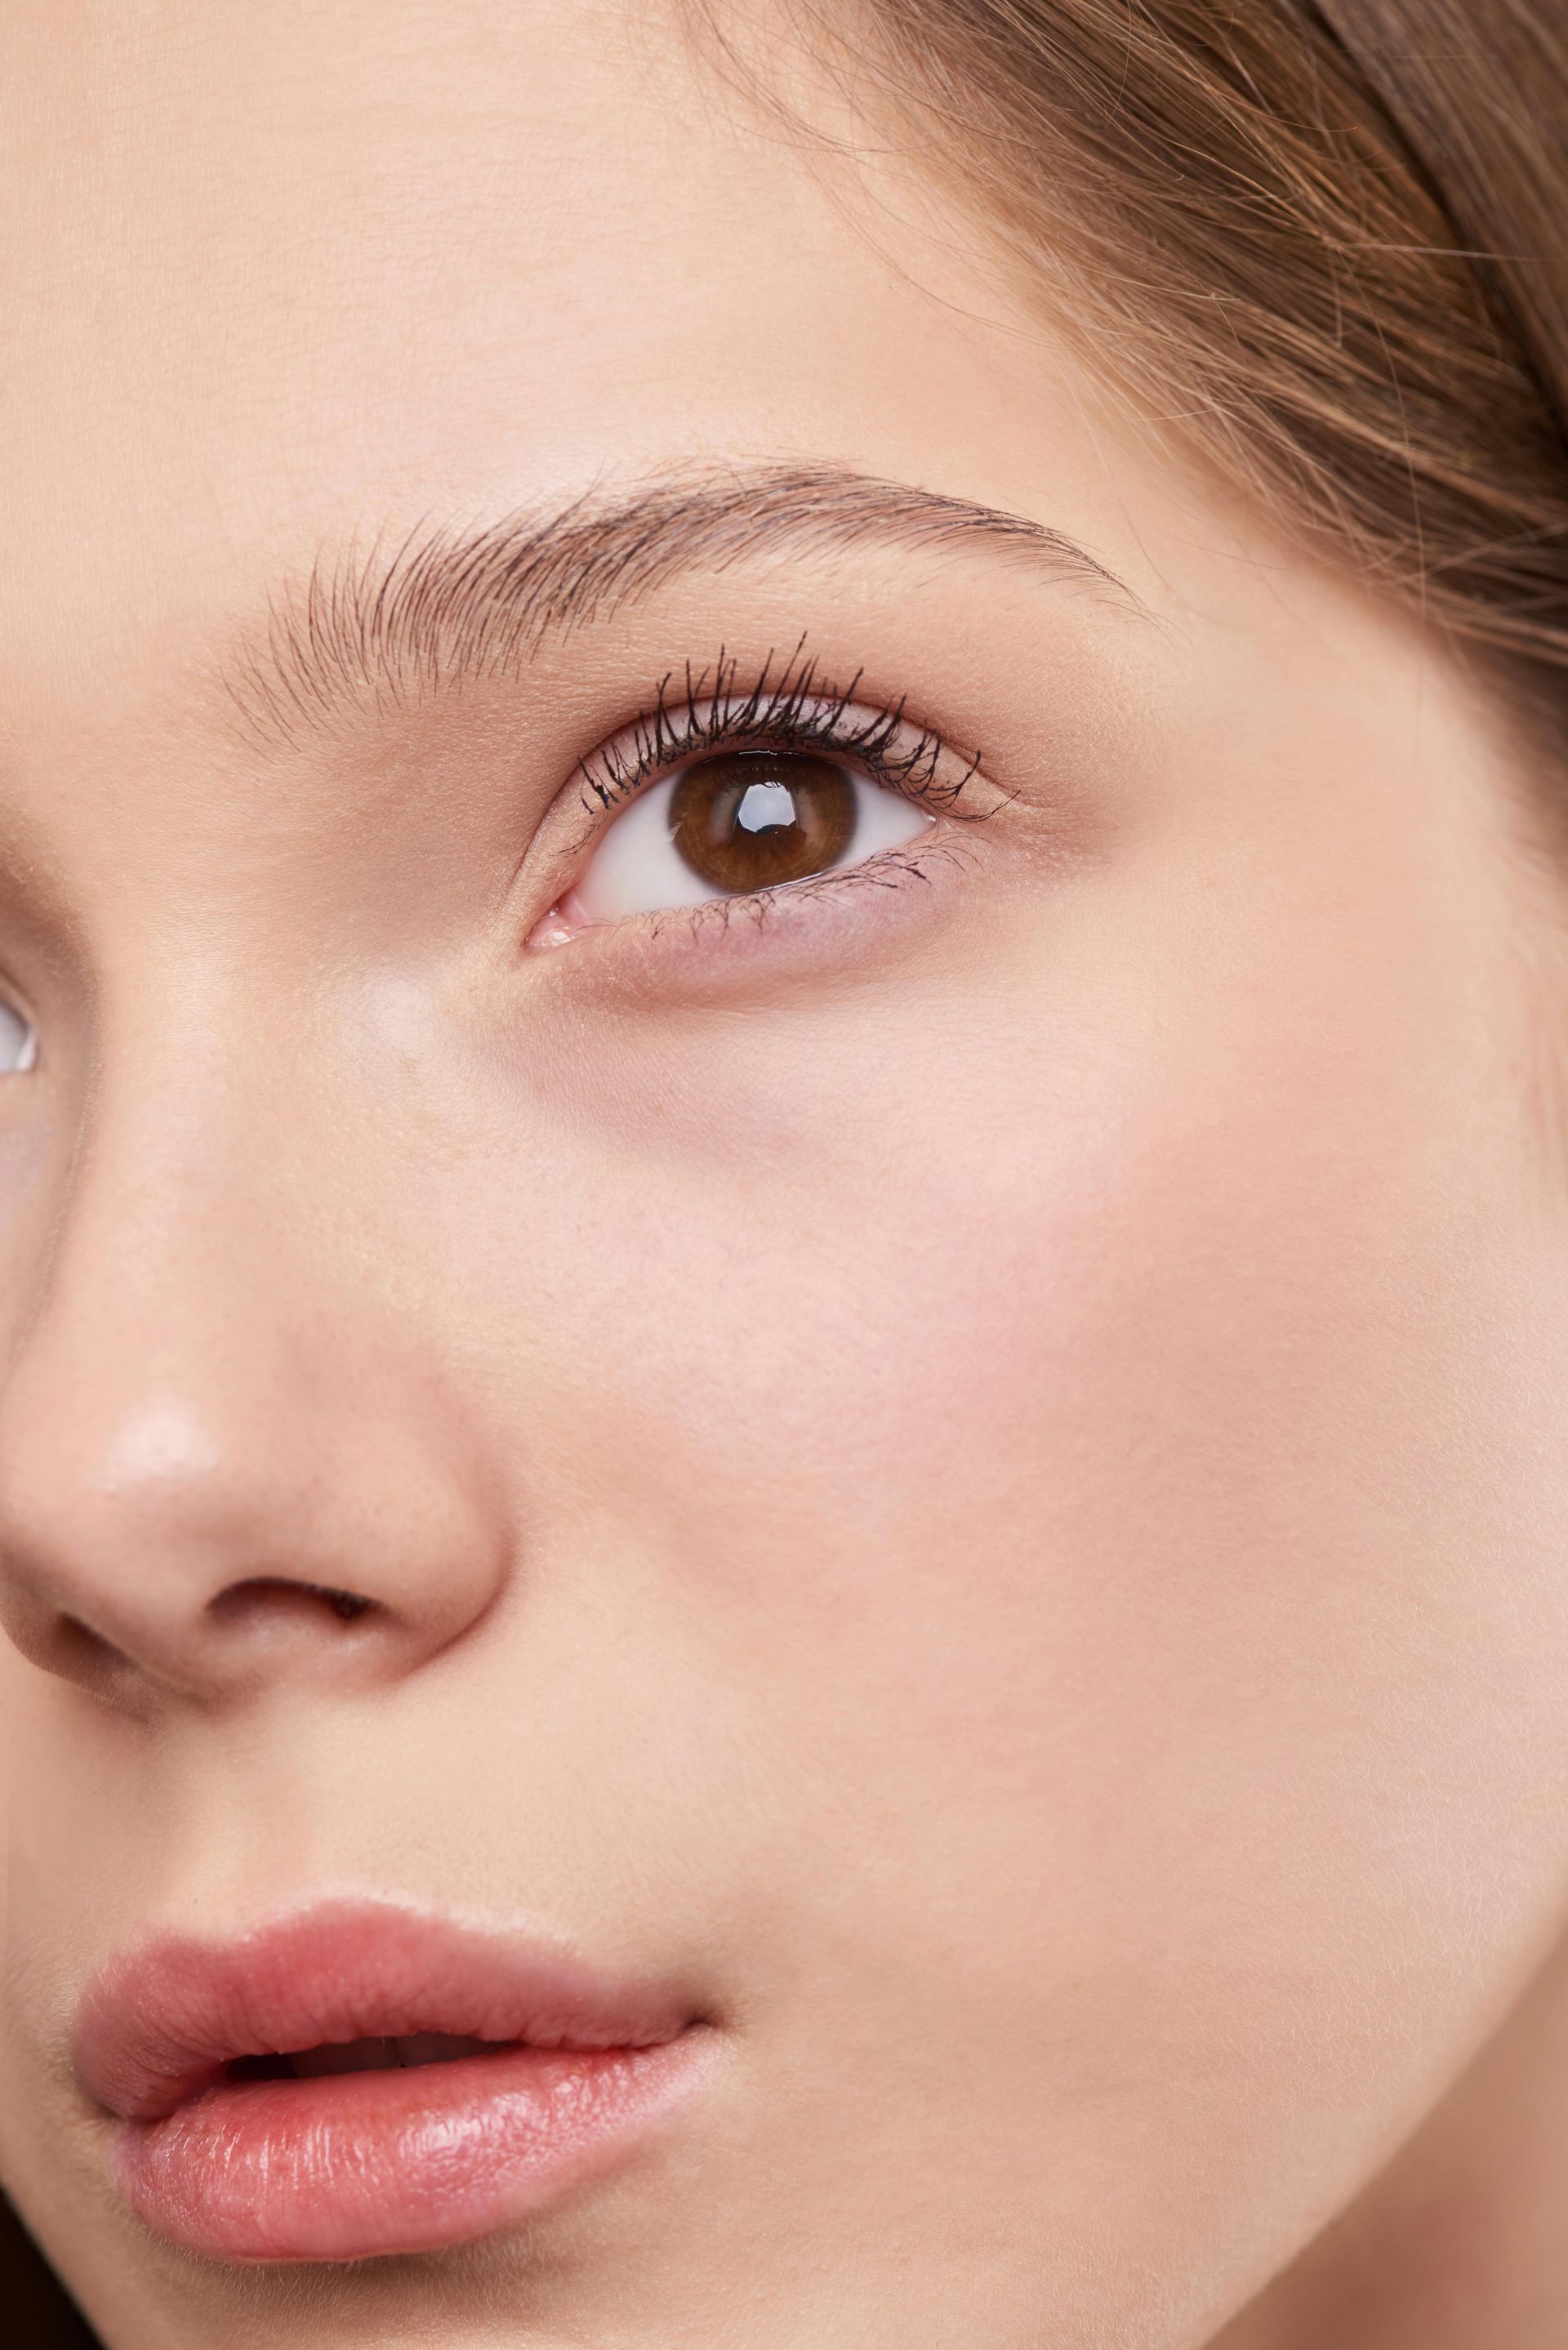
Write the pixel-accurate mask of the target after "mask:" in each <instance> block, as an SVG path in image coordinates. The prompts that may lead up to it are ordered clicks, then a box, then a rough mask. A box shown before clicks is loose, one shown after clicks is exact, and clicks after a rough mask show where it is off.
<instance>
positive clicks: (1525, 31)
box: [808, 0, 1568, 725]
mask: <svg viewBox="0 0 1568 2350" xmlns="http://www.w3.org/2000/svg"><path fill="white" fill-rule="evenodd" d="M808 16H809V22H810V24H811V26H813V28H814V29H815V31H816V32H817V33H818V34H819V35H822V36H824V37H828V38H830V39H831V41H832V43H833V46H834V47H835V48H836V51H837V53H838V58H839V78H840V81H841V83H842V82H843V81H844V80H845V78H846V72H847V75H848V76H849V77H851V78H852V80H853V86H854V88H855V90H856V94H857V102H858V103H859V104H860V105H861V106H862V107H864V106H865V104H866V103H867V100H869V103H870V104H871V106H872V107H873V108H874V109H878V110H880V111H881V112H883V113H884V114H886V115H887V117H888V120H890V121H901V122H902V123H904V124H905V125H906V126H909V125H910V124H911V123H912V124H913V125H914V126H915V129H916V135H917V137H918V140H919V145H920V146H921V147H922V149H928V148H929V146H930V144H931V142H932V140H935V141H936V142H937V144H938V148H939V151H940V155H941V158H942V168H943V169H944V170H945V171H946V172H949V174H951V173H952V172H956V173H957V175H958V177H959V181H960V182H961V185H962V186H963V187H964V189H965V190H966V192H967V194H968V196H969V197H970V198H971V201H972V203H973V204H974V206H975V207H976V208H977V209H978V210H979V211H980V212H981V213H982V214H983V216H985V217H987V218H989V219H990V220H991V221H992V223H994V224H996V225H997V226H998V227H999V228H1000V229H1001V231H1002V234H1003V236H1004V238H1005V241H1006V243H1007V244H1008V246H1009V247H1010V248H1011V250H1012V253H1013V255H1015V256H1016V257H1017V258H1018V259H1019V260H1020V261H1021V262H1022V263H1023V265H1024V266H1025V268H1026V269H1028V270H1030V271H1032V272H1033V275H1034V277H1035V279H1036V281H1037V282H1038V280H1039V278H1040V276H1041V273H1042V271H1043V270H1044V272H1045V273H1046V275H1047V276H1048V279H1049V280H1050V283H1051V287H1052V290H1053V291H1054V292H1055V293H1057V294H1058V295H1059V296H1061V297H1062V301H1061V308H1062V314H1063V316H1064V318H1065V319H1066V320H1067V321H1068V323H1069V325H1070V326H1071V328H1072V329H1073V330H1074V331H1075V334H1076V336H1077V338H1078V339H1079V340H1080V341H1081V342H1082V343H1083V345H1084V346H1085V348H1086V349H1087V350H1088V351H1090V352H1091V353H1092V354H1094V355H1096V357H1097V358H1098V359H1100V360H1101V361H1102V363H1106V362H1107V361H1108V363H1109V365H1110V367H1111V369H1113V371H1114V372H1115V373H1116V376H1117V377H1118V379H1119V380H1120V381H1121V383H1122V384H1123V385H1124V387H1127V388H1130V389H1131V390H1132V391H1133V393H1134V396H1135V398H1136V399H1137V402H1138V404H1139V406H1140V408H1141V409H1142V411H1143V412H1144V413H1145V414H1146V415H1147V416H1148V417H1149V418H1150V419H1151V420H1153V421H1157V422H1160V423H1165V422H1168V421H1170V420H1172V419H1179V424H1178V426H1177V428H1176V429H1178V430H1179V432H1182V433H1183V434H1185V435H1188V436H1190V438H1191V439H1192V440H1193V441H1194V442H1196V444H1197V445H1198V446H1199V448H1200V449H1202V450H1204V451H1206V452H1208V454H1209V455H1210V457H1211V458H1212V459H1214V460H1217V461H1218V463H1219V464H1220V467H1221V468H1222V469H1223V472H1224V473H1225V474H1226V476H1227V477H1228V478H1229V479H1231V480H1232V481H1235V480H1238V479H1240V480H1241V481H1242V482H1243V483H1244V484H1247V485H1248V486H1250V487H1251V489H1253V490H1254V492H1256V493H1259V494H1262V498H1263V500H1264V502H1265V503H1266V504H1268V506H1269V507H1270V508H1271V509H1272V511H1273V512H1275V513H1276V514H1281V515H1284V516H1286V517H1288V518H1289V520H1290V522H1291V524H1292V525H1293V529H1294V532H1295V534H1296V536H1298V537H1300V538H1302V539H1304V540H1305V541H1306V542H1307V543H1308V544H1309V545H1311V546H1315V547H1316V548H1317V550H1318V551H1319V552H1320V553H1324V554H1326V555H1328V556H1330V557H1331V558H1332V559H1334V560H1336V561H1337V562H1339V563H1340V564H1341V565H1344V564H1345V563H1346V561H1348V562H1349V564H1350V565H1351V566H1352V567H1354V568H1355V571H1356V572H1357V573H1358V574H1359V575H1360V576H1361V577H1364V578H1365V579H1366V580H1367V582H1368V583H1369V584H1370V585H1372V586H1374V587H1383V588H1385V589H1386V590H1389V591H1391V592H1396V593H1398V594H1400V595H1402V596H1404V597H1406V598H1408V599H1410V600H1411V601H1412V602H1413V603H1415V604H1417V606H1418V607H1419V608H1421V609H1422V610H1424V611H1425V612H1426V613H1427V614H1428V616H1429V618H1430V619H1433V620H1434V621H1436V622H1438V624H1439V625H1441V626H1443V627H1444V628H1446V629H1449V631H1451V632H1452V633H1453V634H1454V635H1455V636H1456V637H1457V638H1458V639H1461V640H1464V641H1466V642H1469V643H1470V644H1474V645H1479V646H1480V647H1482V648H1484V649H1485V650H1486V651H1487V652H1488V654H1489V655H1490V657H1491V658H1492V660H1494V661H1496V660H1499V659H1501V661H1502V662H1503V663H1505V664H1506V665H1507V666H1508V667H1509V668H1511V670H1512V671H1513V672H1514V679H1515V683H1516V685H1522V686H1526V687H1528V688H1529V689H1530V691H1531V694H1532V699H1533V700H1534V701H1535V702H1537V703H1538V704H1539V705H1540V706H1541V707H1542V708H1544V709H1549V710H1551V711H1552V712H1553V713H1554V715H1555V717H1556V719H1557V721H1558V723H1559V725H1560V724H1561V723H1562V719H1563V707H1564V702H1568V695H1565V694H1564V691H1563V674H1562V673H1563V671H1568V0H860V5H858V6H857V7H855V8H853V10H852V11H851V12H850V13H848V14H847V15H841V14H840V13H839V12H838V10H837V8H836V6H835V5H833V0H827V5H826V9H825V10H824V12H823V13H820V14H819V13H818V11H817V9H816V8H815V7H813V8H811V9H810V10H809V12H808ZM829 23H831V26H832V30H831V34H830V35H829V34H828V33H827V31H826V27H827V26H828V25H829ZM846 44H847V45H848V48H849V51H850V57H849V60H848V62H847V66H846V57H845V49H846ZM883 99H885V100H886V101H887V103H886V105H881V104H880V101H881V100H883ZM906 135H907V132H906Z"/></svg>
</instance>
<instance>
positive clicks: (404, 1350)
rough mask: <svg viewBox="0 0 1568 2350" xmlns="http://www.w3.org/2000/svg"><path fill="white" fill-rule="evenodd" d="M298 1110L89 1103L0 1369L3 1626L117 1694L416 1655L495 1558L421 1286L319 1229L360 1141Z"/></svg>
mask: <svg viewBox="0 0 1568 2350" xmlns="http://www.w3.org/2000/svg"><path fill="white" fill-rule="evenodd" d="M231 1091H232V1088H231ZM298 1108H299V1105H298V1104H297V1103H296V1104H295V1105H294V1110H295V1113H296V1115H295V1116H294V1117H293V1118H291V1119H290V1121H289V1124H288V1126H287V1128H286V1129H282V1130H286V1134H287V1140H286V1144H280V1143H279V1142H278V1141H277V1139H276V1137H277V1135H278V1133H279V1131H280V1128H278V1127H277V1126H276V1125H274V1127H273V1129H272V1133H273V1139H272V1142H271V1147H270V1148H269V1147H267V1143H266V1142H265V1140H264V1139H263V1138H261V1137H259V1136H258V1135H256V1134H255V1133H254V1132H251V1133H250V1134H248V1135H245V1134H239V1135H236V1134H234V1133H233V1132H232V1131H231V1133H230V1134H229V1136H228V1137H227V1139H225V1140H223V1141H222V1142H219V1141H218V1140H217V1139H216V1124H217V1121H216V1119H215V1118H214V1119H205V1118H202V1116H201V1115H200V1114H199V1112H198V1111H196V1110H195V1109H194V1107H193V1106H192V1104H191V1103H190V1102H189V1101H187V1102H186V1103H184V1104H182V1105H179V1106H177V1107H175V1106H171V1105H170V1104H169V1103H168V1102H167V1100H166V1101H165V1102H164V1104H163V1106H162V1107H161V1109H160V1110H157V1111H153V1110H151V1109H150V1108H148V1107H146V1106H143V1107H141V1108H140V1110H138V1109H135V1108H132V1107H122V1108H121V1109H119V1111H117V1110H116V1108H115V1107H114V1105H113V1103H112V1102H110V1103H109V1104H108V1105H107V1106H105V1105H104V1104H102V1102H101V1101H100V1105H99V1113H98V1115H97V1116H96V1118H95V1120H94V1125H93V1128H92V1130H91V1131H90V1132H88V1134H86V1135H85V1136H84V1138H83V1140H82V1147H81V1148H80V1149H78V1153H77V1160H76V1170H77V1171H76V1173H75V1175H74V1177H73V1179H72V1182H71V1185H70V1190H69V1196H68V1197H67V1201H66V1202H65V1206H64V1211H63V1213H62V1215H61V1217H60V1219H59V1222H58V1224H57V1231H56V1234H55V1239H54V1243H53V1246H52V1248H51V1250H50V1252H49V1260H48V1263H47V1270H45V1271H44V1272H43V1273H41V1274H40V1275H39V1278H38V1282H37V1286H36V1293H35V1295H33V1297H32V1298H31V1300H30V1311H29V1312H28V1314H27V1315H26V1326H25V1327H24V1329H23V1330H22V1332H21V1335H20V1336H19V1337H18V1339H17V1341H16V1345H15V1347H14V1351H13V1355H12V1359H11V1363H10V1367H9V1370H8V1373H7V1374H6V1376H5V1382H4V1386H3V1388H0V1614H3V1617H4V1622H5V1629H6V1631H7V1632H8V1633H9V1634H10V1636H11V1638H13V1640H14V1641H15V1642H16V1646H17V1647H18V1648H21V1649H22V1651H23V1652H24V1654H26V1656H28V1657H30V1658H31V1659H33V1661H34V1662H36V1664H38V1665H39V1666H41V1667H43V1668H44V1669H46V1670H47V1671H49V1672H53V1673H57V1674H60V1675H63V1676H65V1677H67V1678H68V1679H73V1680H76V1681H78V1682H81V1683H83V1684H84V1685H86V1686H88V1687H89V1688H92V1689H93V1690H97V1691H99V1693H100V1694H104V1695H106V1696H109V1697H112V1698H115V1699H117V1700H119V1701H122V1702H125V1701H129V1702H133V1703H136V1704H138V1705H141V1706H145V1705H146V1704H147V1703H149V1702H156V1703H161V1704H165V1705H167V1704H169V1703H172V1702H177V1701H179V1700H185V1701H187V1702H191V1701H195V1702H198V1703H201V1702H209V1703H210V1702H214V1701H218V1700H233V1699H234V1698H235V1697H237V1696H240V1695H244V1694H248V1693H255V1692H258V1691H261V1690H266V1689H269V1688H274V1687H276V1686H277V1685H279V1684H282V1683H285V1682H296V1681H302V1680H309V1681H316V1682H320V1681H323V1680H326V1681H337V1682H341V1683H345V1684H353V1685H358V1686H363V1685H365V1684H366V1683H367V1682H369V1681H374V1680H377V1679H389V1678H393V1677H397V1676H401V1675H406V1674H409V1673H410V1672H413V1671H415V1670H417V1669H419V1668H420V1667H421V1665H422V1664H424V1663H425V1662H427V1661H428V1660H429V1659H431V1658H432V1657H434V1656H436V1655H438V1654H440V1653H441V1652H442V1651H444V1650H446V1649H448V1648H451V1647H452V1644H453V1643H454V1642H457V1641H460V1640H462V1638H464V1637H465V1635H466V1634H467V1633H469V1632H470V1630H471V1629H472V1627H474V1626H476V1625H477V1624H478V1623H479V1622H480V1621H481V1619H482V1618H483V1617H484V1616H485V1614H486V1613H487V1611H488V1609H489V1608H490V1607H491V1605H492V1603H493V1601H494V1599H495V1598H496V1596H497V1595H498V1593H499V1591H500V1589H501V1587H502V1585H503V1583H504V1577H505V1575H506V1573H507V1571H508V1566H509V1562H510V1559H511V1556H512V1542H511V1539H510V1534H509V1529H508V1523H507V1510H506V1506H505V1503H504V1495H503V1494H502V1492H500V1490H499V1489H498V1486H497V1483H496V1481H495V1480H494V1479H493V1476H492V1475H491V1473H490V1470H489V1464H488V1461H487V1456H486V1454H485V1451H484V1449H483V1443H482V1441H481V1439H480V1436H479V1433H478V1430H477V1427H476V1425H475V1424H474V1420H473V1418H472V1415H470V1414H467V1413H465V1411H464V1409H463V1406H462V1396H461V1394H460V1393H459V1392H458V1390H457V1388H456V1386H455V1385H454V1381H453V1378H452V1377H451V1376H450V1375H449V1374H448V1373H446V1372H445V1371H443V1368H442V1352H441V1347H440V1344H439V1341H438V1334H436V1333H434V1332H432V1330H431V1328H430V1326H429V1325H428V1317H427V1319H426V1320H425V1321H424V1322H423V1323H421V1315H420V1311H419V1309H418V1307H417V1305H410V1302H409V1299H410V1292H417V1286H418V1284H415V1283H411V1282H408V1281H407V1280H404V1281H402V1282H400V1284H399V1286H398V1291H397V1295H396V1297H395V1298H394V1296H393V1295H389V1294H388V1291H389V1284H388V1283H387V1282H386V1281H385V1278H384V1276H383V1277H381V1279H380V1280H379V1282H378V1274H377V1270H376V1268H377V1266H378V1264H379V1263H380V1264H384V1263H386V1262H387V1260H388V1258H389V1257H390V1258H391V1259H392V1260H393V1261H395V1260H396V1251H395V1249H390V1248H389V1250H387V1251H385V1252H378V1251H377V1250H375V1249H373V1248H370V1247H368V1246H367V1245H366V1244H365V1241H366V1234H365V1232H364V1230H363V1225H362V1221H361V1228H360V1229H359V1230H358V1232H355V1234H354V1243H355V1244H354V1245H353V1246H352V1247H350V1246H349V1245H348V1243H347V1241H344V1242H343V1243H342V1244H340V1245H337V1246H334V1244H333V1238H332V1235H333V1233H334V1232H338V1233H339V1234H342V1233H343V1232H344V1230H345V1226H346V1224H347V1223H348V1222H350V1221H351V1220H352V1219H351V1217H350V1215H349V1212H348V1211H347V1210H346V1208H345V1206H344V1191H345V1168H346V1166H348V1165H350V1164H351V1163H352V1161H353V1159H354V1152H353V1150H352V1148H348V1149H346V1148H345V1134H344V1129H343V1123H342V1120H341V1118H337V1120H336V1121H335V1124H336V1129H337V1130H336V1132H333V1133H323V1134H321V1135H320V1136H319V1137H318V1138H317V1142H316V1143H315V1145H314V1146H313V1145H312V1142H311V1140H310V1138H309V1136H308V1133H307V1131H306V1130H305V1129H304V1128H303V1127H302V1124H301V1121H300V1119H299V1117H298V1115H297V1113H298ZM231 1123H232V1121H231ZM358 1205H359V1208H360V1209H361V1210H363V1206H364V1202H363V1201H362V1200H361V1201H359V1202H358Z"/></svg>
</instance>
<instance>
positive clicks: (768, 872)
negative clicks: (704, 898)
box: [670, 751, 856, 896]
mask: <svg viewBox="0 0 1568 2350" xmlns="http://www.w3.org/2000/svg"><path fill="white" fill-rule="evenodd" d="M855 821H856V793H855V786H854V783H853V781H852V779H851V777H850V776H849V775H847V774H846V771H845V770H844V768H842V767H841V766H838V765H836V764H835V763H834V761H832V760H831V759H822V758H816V757H814V756H813V755H812V754H809V753H807V752H802V751H726V752H722V753H720V754H718V755H717V756H716V757H714V758H711V759H699V760H698V761H697V762H696V763H695V764H694V765H692V766H691V767H688V768H687V770H686V772H685V774H684V775H681V776H680V778H679V780H678V781H677V783H676V785H675V789H674V792H673V794H672V795H671V797H670V838H671V840H672V841H673V843H674V845H675V847H676V848H677V850H678V851H679V852H680V856H681V858H683V859H684V860H685V862H686V864H687V865H689V866H690V867H691V870H692V872H693V873H695V874H696V875H697V876H698V877H699V879H701V880H703V881H705V882H707V883H708V885H709V887H710V888H711V889H722V890H723V891H724V892H726V894H728V895H732V896H738V895H742V894H746V893H749V892H751V891H753V890H757V889H774V888H775V887H776V886H777V885H778V884H779V883H780V882H783V881H804V880H806V879H809V877H810V876H811V875H812V874H814V873H826V872H827V871H829V870H830V869H831V868H832V867H834V866H835V865H836V864H838V863H839V862H840V860H841V859H842V858H843V857H844V856H845V854H846V851H847V849H848V847H849V845H850V842H851V841H852V840H853V839H854V837H855Z"/></svg>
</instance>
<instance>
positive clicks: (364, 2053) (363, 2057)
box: [294, 2040, 398, 2081]
mask: <svg viewBox="0 0 1568 2350" xmlns="http://www.w3.org/2000/svg"><path fill="white" fill-rule="evenodd" d="M397 2061H398V2059H397V2057H396V2055H395V2054H393V2045H392V2043H391V2042H390V2041H389V2040H345V2041H343V2042H341V2043H339V2044H338V2045H337V2047H335V2048H305V2049H301V2050H300V2052H299V2053H298V2054H297V2055H296V2057H295V2059H294V2069H295V2071H296V2073H297V2074H299V2075H300V2077H301V2079H302V2080H306V2081H313V2080H315V2079H316V2078H317V2076H318V2075H319V2074H324V2073H376V2072H385V2071H386V2070H387V2068H388V2066H389V2065H391V2064H396V2063H397Z"/></svg>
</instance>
